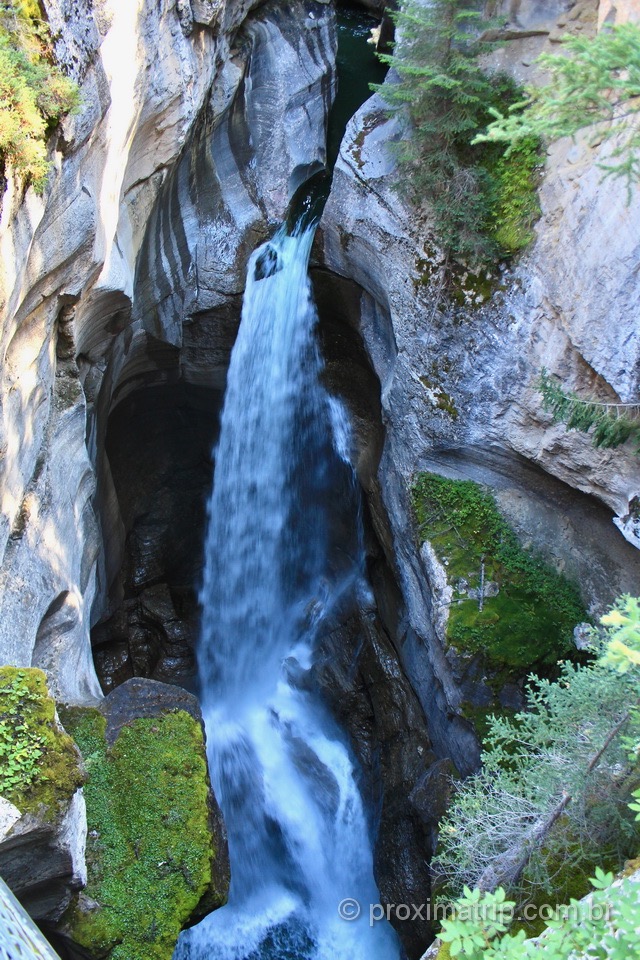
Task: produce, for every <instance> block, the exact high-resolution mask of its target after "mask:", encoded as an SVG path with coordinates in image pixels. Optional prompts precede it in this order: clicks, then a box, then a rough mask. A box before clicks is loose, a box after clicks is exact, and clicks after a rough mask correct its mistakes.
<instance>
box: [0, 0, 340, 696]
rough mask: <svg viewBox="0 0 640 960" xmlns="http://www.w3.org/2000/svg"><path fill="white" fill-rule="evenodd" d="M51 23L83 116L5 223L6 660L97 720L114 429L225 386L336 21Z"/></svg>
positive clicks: (1, 579) (309, 146) (246, 1)
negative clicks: (125, 410) (43, 675)
mask: <svg viewBox="0 0 640 960" xmlns="http://www.w3.org/2000/svg"><path fill="white" fill-rule="evenodd" d="M45 5H46V8H47V13H48V16H49V20H50V23H51V26H52V30H53V33H54V39H55V49H56V54H57V56H58V58H59V59H60V61H61V62H62V63H63V64H64V65H66V66H67V68H68V69H69V70H70V72H71V73H72V75H73V76H74V77H75V78H76V79H77V80H78V81H79V82H80V84H81V91H82V106H81V109H80V112H79V113H78V114H77V115H74V116H70V117H68V118H67V120H66V121H65V122H64V124H63V125H62V128H61V129H60V130H59V131H58V132H57V134H56V135H55V137H54V140H53V142H52V144H51V151H52V154H51V155H52V158H53V165H54V169H53V171H52V173H51V176H50V179H49V183H48V185H47V187H46V190H45V193H44V195H43V196H42V197H38V196H36V195H35V194H34V193H33V191H32V190H31V189H29V190H27V192H26V195H25V196H23V195H22V191H21V189H20V187H19V185H18V184H17V182H15V181H14V180H13V178H12V177H9V188H8V191H7V194H6V195H5V198H4V204H3V211H2V224H1V230H0V244H1V247H2V255H3V274H2V280H1V281H0V296H1V298H2V307H3V324H2V331H1V336H2V356H3V364H2V371H1V373H0V377H1V382H0V396H1V397H2V420H1V425H0V447H1V449H2V477H1V489H2V510H1V519H0V557H1V559H2V563H1V565H0V598H1V599H0V604H1V608H0V659H1V660H2V662H8V663H15V664H21V665H30V664H36V665H40V666H42V667H43V668H44V669H45V670H47V671H48V673H49V677H50V681H51V683H52V686H53V689H54V691H55V693H56V695H57V696H58V697H60V698H63V699H66V700H70V701H86V700H90V699H91V698H95V697H98V696H100V688H99V685H98V682H97V679H96V675H95V672H94V668H93V664H92V659H91V653H90V644H89V630H90V628H91V626H92V625H93V623H94V622H95V621H96V620H97V619H98V618H100V617H101V616H103V615H105V614H106V613H108V612H109V610H110V609H114V608H115V607H117V604H118V603H119V601H120V599H121V596H122V587H121V585H120V583H119V580H118V577H119V571H120V567H121V565H122V560H123V547H124V541H125V538H126V535H127V533H128V531H127V530H126V528H125V525H124V522H123V520H122V513H121V505H120V504H119V502H118V497H117V494H116V491H115V489H114V485H113V482H112V480H111V473H110V466H109V462H108V459H107V457H106V456H105V452H104V441H105V435H106V430H107V419H108V416H109V414H110V412H111V411H112V410H113V409H114V407H115V405H116V404H117V403H118V402H119V401H121V400H122V399H123V397H125V396H126V394H127V392H129V391H131V390H132V389H134V388H135V386H136V385H140V384H141V383H144V384H147V385H148V384H149V383H162V382H166V381H167V380H171V379H173V380H177V379H178V378H182V379H183V380H186V381H189V382H195V383H199V382H202V380H203V379H204V380H205V381H206V382H207V383H209V384H212V383H213V384H215V385H216V386H217V387H218V388H219V387H220V385H221V382H222V381H223V378H224V369H225V366H226V360H225V357H226V356H228V351H229V349H230V344H231V342H232V340H233V335H234V329H235V324H237V320H238V297H239V295H240V293H241V290H242V284H243V280H242V278H243V273H244V266H245V262H246V258H247V256H248V253H249V252H250V250H251V249H252V248H253V246H254V244H255V241H256V239H257V238H258V237H260V236H262V235H264V233H265V232H266V230H267V229H268V226H269V225H271V224H272V223H274V222H276V221H278V220H279V219H280V218H281V217H282V215H283V213H284V210H285V209H286V205H287V202H288V200H289V198H290V196H291V195H292V193H293V192H294V190H295V188H296V187H297V186H298V184H299V183H300V182H301V180H302V179H304V177H305V176H306V175H307V174H308V173H309V171H310V170H312V169H314V168H318V167H319V166H321V165H322V163H323V162H324V158H325V124H326V113H327V108H328V105H329V103H330V101H331V98H332V92H333V82H334V81H333V63H334V47H335V29H334V25H333V18H332V14H331V9H330V7H328V6H327V4H326V2H325V0H323V2H315V0H290V2H287V3H273V2H271V3H266V4H265V3H264V2H261V0H228V2H224V0H215V2H214V0H210V2H209V0H193V2H190V0H178V2H174V0H163V2H161V3H159V4H147V3H143V2H141V0H139V2H137V3H133V4H121V3H117V2H115V0H114V2H111V0H106V2H104V3H101V4H97V5H94V4H92V3H89V2H84V0H79V2H72V0H69V2H67V0H47V2H46V4H45ZM285 79H286V82H285ZM283 117H284V118H286V122H285V123H283V122H282V119H283ZM229 304H231V307H230V306H229ZM221 307H222V315H220V309H221ZM216 311H218V313H217V314H216ZM207 324H209V326H210V327H211V326H212V327H214V328H215V327H217V328H218V330H217V333H216V335H215V337H214V342H210V343H209V345H208V347H207V348H206V349H205V350H204V351H203V352H200V351H199V349H198V347H199V345H200V343H202V342H204V340H205V339H206V337H204V336H203V328H206V325H207ZM187 326H188V332H187V333H185V331H186V330H187ZM97 513H99V520H98V517H97V515H96V514H97Z"/></svg>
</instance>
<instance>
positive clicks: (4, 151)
mask: <svg viewBox="0 0 640 960" xmlns="http://www.w3.org/2000/svg"><path fill="white" fill-rule="evenodd" d="M35 6H36V5H35V4H33V3H27V2H24V0H2V2H0V157H1V158H2V160H3V161H8V162H10V163H11V165H12V166H13V168H14V170H15V171H16V173H17V174H18V175H19V176H20V177H22V178H24V179H25V180H26V181H28V182H31V183H33V185H34V186H35V188H36V189H37V190H42V189H43V187H44V184H45V181H46V177H47V172H48V169H49V164H48V162H47V155H46V137H47V135H48V133H49V132H50V130H51V129H52V128H53V127H54V126H55V124H56V123H57V122H58V121H59V120H60V119H61V117H62V116H63V115H64V114H65V113H67V112H68V111H70V110H73V109H74V108H75V107H77V105H78V103H79V93H78V89H77V87H76V85H75V84H74V83H73V82H72V81H71V80H70V79H69V78H68V77H66V76H65V75H64V74H63V73H62V71H61V70H60V68H59V67H57V66H55V64H54V63H53V61H52V54H51V46H50V42H49V35H48V31H47V27H46V24H44V23H43V22H42V21H40V20H38V19H37V15H38V14H37V11H36V9H34V8H35Z"/></svg>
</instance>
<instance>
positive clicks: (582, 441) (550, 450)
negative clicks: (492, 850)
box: [317, 10, 640, 772]
mask: <svg viewBox="0 0 640 960" xmlns="http://www.w3.org/2000/svg"><path fill="white" fill-rule="evenodd" d="M556 15H558V11H557V10H556V11H555V13H554V16H556ZM517 49H518V48H516V50H517ZM513 57H516V59H517V54H514V51H513V50H511V51H509V49H508V45H507V48H506V50H505V51H503V56H502V65H503V66H509V63H510V58H513ZM511 66H513V62H512V63H511ZM402 135H403V131H402V128H401V126H400V124H399V122H398V120H396V119H389V117H388V114H387V112H386V111H385V104H384V102H383V101H382V100H381V99H380V97H379V96H375V97H373V98H372V99H371V100H369V101H368V103H367V104H365V106H364V107H363V108H362V109H361V111H360V112H359V113H358V114H357V115H356V117H355V118H354V119H353V120H352V121H351V123H350V125H349V127H348V129H347V133H346V136H345V138H344V140H343V144H342V148H341V152H340V157H339V160H338V163H337V166H336V172H335V176H334V182H333V187H332V191H331V194H330V197H329V201H328V204H327V206H326V208H325V212H324V216H323V219H322V222H321V241H320V243H319V247H318V253H317V256H318V261H319V264H320V265H321V266H322V268H323V275H324V276H325V278H326V279H325V284H326V285H327V286H329V287H330V286H331V283H332V282H333V283H334V284H335V285H336V288H337V287H338V286H339V285H340V284H344V282H345V281H344V279H342V278H347V279H348V280H349V281H351V282H352V283H355V284H357V287H358V288H359V293H360V295H359V298H358V297H357V296H356V295H355V294H353V293H352V296H351V301H352V307H351V318H350V322H351V324H352V326H354V327H356V328H357V329H358V330H359V331H360V334H361V336H362V338H363V341H364V345H365V347H366V350H367V353H368V356H369V359H370V362H371V365H372V367H373V369H374V370H375V372H376V374H377V377H378V379H379V382H380V396H381V410H382V422H383V424H384V428H385V435H384V445H383V447H382V451H381V454H380V462H379V466H378V468H377V471H375V473H374V475H373V476H371V472H370V467H369V469H368V470H367V476H366V478H365V479H363V483H364V486H365V489H366V490H367V493H368V497H369V500H370V503H371V505H372V517H373V522H374V526H375V527H376V531H377V533H378V536H379V539H380V542H381V543H382V544H383V546H384V548H385V552H386V555H387V559H388V561H389V563H390V564H391V566H392V568H393V569H394V571H395V575H396V577H397V579H398V583H399V585H400V588H401V592H402V596H403V599H404V602H405V603H406V614H407V615H406V618H405V619H402V618H401V619H400V620H399V622H398V626H397V630H396V635H395V645H396V649H397V650H398V651H399V652H400V654H401V658H402V661H403V664H404V667H405V669H406V670H407V672H408V674H409V676H410V678H411V680H412V683H413V685H414V688H415V690H416V692H417V694H418V697H419V698H420V700H421V703H422V706H423V709H424V711H425V713H426V715H427V717H429V725H430V733H431V734H432V738H433V741H434V746H435V747H436V750H437V751H438V752H439V753H441V755H443V756H450V757H452V758H453V760H454V761H455V763H456V765H457V766H458V768H459V770H460V771H461V772H467V771H470V770H472V769H473V767H474V765H475V764H476V763H477V760H478V748H477V745H476V743H475V737H474V735H473V732H472V729H471V726H470V724H468V723H467V721H465V720H464V719H463V718H462V717H461V716H460V715H459V714H460V710H461V705H462V702H463V700H464V699H465V697H464V680H463V677H462V676H461V675H460V674H459V671H458V666H459V665H458V663H457V662H456V658H455V656H454V654H453V652H452V651H450V650H447V649H446V647H445V645H444V624H445V623H446V617H447V614H446V596H445V595H444V593H443V589H444V587H442V585H441V586H439V585H438V570H437V566H438V565H437V564H434V563H433V562H430V558H429V551H428V550H423V551H422V552H420V551H419V550H418V546H417V539H416V533H415V530H414V525H413V521H412V511H411V505H410V485H411V480H412V477H413V476H414V475H415V473H416V472H417V471H419V470H425V469H427V470H435V471H436V472H440V473H443V474H445V475H446V476H450V477H454V478H470V479H474V480H477V481H480V482H483V483H485V484H487V485H488V486H489V487H491V488H493V490H494V491H495V493H496V495H497V497H498V501H499V504H500V506H501V509H502V510H503V511H504V512H505V514H506V516H507V517H508V518H509V520H510V522H511V523H512V525H513V526H514V527H515V528H516V530H517V531H518V532H519V533H520V534H521V535H522V537H523V539H524V540H525V541H526V542H528V543H529V544H531V545H533V546H534V547H536V548H537V549H539V550H541V551H542V552H543V553H544V554H545V555H546V556H547V558H548V559H549V560H550V561H551V562H552V563H553V564H554V565H555V566H556V567H557V568H558V569H562V570H565V571H566V572H567V573H568V574H569V575H570V576H571V577H572V578H573V579H575V580H576V581H577V582H578V583H579V585H580V586H581V588H582V592H583V596H584V598H585V602H587V603H589V604H590V612H591V613H592V614H593V615H597V614H598V613H599V612H600V611H601V610H602V608H603V606H604V605H606V604H607V603H609V602H610V601H611V600H612V599H613V598H614V597H615V596H616V595H617V594H619V593H621V592H625V591H627V592H632V593H634V592H637V591H638V589H639V588H640V563H639V562H638V559H639V558H638V553H637V550H635V549H634V547H637V546H639V545H640V541H639V540H638V535H637V503H638V499H637V498H638V495H639V494H640V469H639V465H638V459H637V457H636V456H635V455H634V454H633V451H632V450H630V449H629V448H627V447H625V448H620V449H617V450H612V451H599V450H596V449H594V448H593V446H592V445H591V439H590V437H588V436H586V435H584V434H581V433H579V432H577V431H570V432H567V431H566V430H565V428H564V426H562V425H559V426H555V425H553V424H552V423H551V420H550V417H549V416H548V415H546V414H545V413H544V412H543V411H542V408H541V397H540V394H539V392H538V390H537V380H538V377H539V374H540V370H541V368H542V367H546V368H547V369H548V370H549V371H550V372H552V373H554V374H557V375H558V376H559V377H560V378H561V380H562V381H563V382H564V383H565V384H566V385H567V387H568V388H569V389H578V390H579V391H581V392H583V393H584V394H586V395H588V394H590V393H596V394H597V395H598V396H600V397H601V398H602V399H612V400H614V401H615V400H618V399H620V400H622V401H635V400H637V399H638V389H639V377H640V338H638V334H637V329H636V327H637V325H636V322H635V321H636V317H637V314H638V308H639V306H640V303H639V298H640V289H639V288H638V284H637V277H636V273H637V264H638V262H639V259H640V257H639V255H640V249H639V248H638V238H637V231H635V230H634V224H635V223H636V222H638V218H639V217H640V206H639V204H640V200H639V198H638V193H637V191H635V192H634V193H633V195H632V196H631V197H628V194H627V190H626V187H625V184H624V183H623V182H622V181H621V180H619V179H613V178H609V179H606V180H604V181H603V180H602V172H601V170H600V169H599V168H598V167H597V166H596V164H597V163H598V162H601V161H602V160H604V159H606V156H607V150H608V148H607V147H606V146H604V147H602V146H599V147H598V146H596V147H593V146H591V145H590V143H591V141H590V140H589V138H588V137H586V136H584V137H579V138H577V142H576V143H567V142H560V143H558V144H557V145H555V146H554V147H553V148H552V149H551V150H550V151H549V156H548V163H547V172H546V176H545V179H544V182H543V185H542V188H541V205H542V217H541V219H540V221H539V223H538V225H537V228H536V241H535V243H534V245H533V247H532V248H531V250H530V251H528V252H527V254H526V255H525V256H523V257H522V258H521V259H520V261H519V263H518V264H517V265H516V266H515V267H513V268H512V269H509V270H507V269H506V268H503V269H502V271H500V272H498V274H497V275H496V277H494V278H488V279H491V283H484V282H483V283H478V282H477V279H474V278H470V277H469V278H466V280H465V278H463V279H462V282H461V283H460V290H459V291H458V296H457V298H456V299H452V298H451V297H449V296H447V295H446V292H445V290H444V287H443V283H442V276H441V273H440V260H441V258H440V255H439V251H438V250H437V247H436V245H435V243H434V241H433V237H432V232H431V230H430V224H429V219H428V213H426V212H424V211H423V212H417V211H415V210H409V209H408V208H407V207H406V206H405V204H404V203H403V201H402V199H401V195H400V194H399V193H398V192H397V190H395V189H394V181H395V180H396V173H395V161H394V155H393V150H392V148H391V145H392V143H393V141H395V140H397V139H398V138H400V137H401V136H402ZM332 274H333V275H334V278H335V279H334V280H333V281H332V280H331V275H332ZM487 289H488V290H490V291H492V292H490V293H487ZM358 300H359V302H358ZM351 393H352V394H353V388H351ZM346 396H347V399H349V388H348V387H347V388H346ZM363 442H364V448H366V447H367V443H366V437H365V438H364V440H363ZM361 446H362V443H361ZM575 491H580V492H581V494H586V495H587V496H585V497H583V498H581V497H580V496H579V495H577V494H576V493H575ZM387 519H388V521H389V526H387V523H386V520H387ZM614 524H615V526H614ZM616 527H617V528H618V530H616ZM625 538H626V539H625ZM632 545H633V546H632ZM445 592H446V590H445ZM443 611H444V612H443ZM441 621H442V622H441ZM478 679H479V678H475V679H474V680H473V682H474V683H476V681H478Z"/></svg>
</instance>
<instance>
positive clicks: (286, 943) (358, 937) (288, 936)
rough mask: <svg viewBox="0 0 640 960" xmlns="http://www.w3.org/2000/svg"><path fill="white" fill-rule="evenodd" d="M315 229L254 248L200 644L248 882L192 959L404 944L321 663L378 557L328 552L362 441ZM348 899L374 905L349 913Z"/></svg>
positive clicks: (218, 480)
mask: <svg viewBox="0 0 640 960" xmlns="http://www.w3.org/2000/svg"><path fill="white" fill-rule="evenodd" d="M312 240H313V229H302V228H301V229H299V230H298V231H297V232H296V233H295V235H293V236H289V235H287V234H286V232H285V230H284V229H283V230H281V231H280V232H279V233H278V234H277V235H276V237H275V238H274V239H273V240H271V241H270V242H269V243H267V244H265V245H264V246H262V247H261V248H260V249H258V250H257V251H256V252H255V253H254V255H253V257H252V258H251V261H250V263H249V270H248V280H247V288H246V293H245V298H244V305H243V312H242V322H241V325H240V330H239V333H238V339H237V342H236V345H235V347H234V350H233V354H232V357H231V365H230V368H229V376H228V383H227V393H226V398H225V405H224V410H223V414H222V423H221V433H220V441H219V444H218V449H217V454H216V469H215V481H214V488H213V493H212V495H211V501H210V504H209V529H208V534H207V542H206V569H205V579H204V586H203V589H202V595H201V600H202V606H203V628H202V637H201V644H200V655H199V669H200V679H201V684H202V694H203V710H204V714H205V722H206V729H207V741H208V753H209V761H210V767H211V773H212V778H213V782H214V787H215V791H216V795H217V797H218V799H219V801H220V804H221V806H222V810H223V813H224V818H225V822H226V826H227V831H228V835H229V850H230V856H231V890H230V895H229V903H228V905H227V906H225V907H223V908H221V909H220V910H217V911H216V912H215V913H213V914H211V915H210V916H209V917H207V918H206V919H205V920H203V921H202V922H201V923H200V924H199V925H198V926H196V927H193V928H192V929H190V930H188V931H187V932H185V933H183V934H182V936H181V938H180V941H179V943H178V947H177V948H176V952H175V954H174V958H175V960H205V958H206V960H396V958H397V957H398V956H399V947H398V943H397V939H396V935H395V933H394V932H393V930H392V929H391V927H390V926H389V925H388V924H387V923H384V922H378V923H376V924H375V925H374V926H370V924H369V904H370V903H376V902H377V900H378V893H377V890H376V886H375V882H374V879H373V866H372V854H371V841H370V837H369V834H368V829H367V823H366V819H365V814H364V810H363V806H362V801H361V798H360V795H359V792H358V789H357V786H356V782H355V777H354V769H353V764H352V761H351V757H350V754H349V751H348V749H347V747H346V746H345V744H344V742H343V740H342V738H341V736H340V734H339V731H338V730H337V729H336V727H335V725H334V724H333V722H332V721H331V718H330V717H329V716H328V714H327V712H326V711H325V710H324V708H323V707H322V704H321V703H320V702H319V700H318V698H317V696H316V695H315V694H314V692H313V687H312V684H311V683H310V682H309V674H308V671H309V668H310V667H311V664H312V657H313V648H314V642H315V638H316V636H317V633H318V630H319V629H320V628H321V625H322V622H323V620H324V619H325V618H326V616H327V614H328V613H329V612H330V611H331V610H332V609H333V608H334V607H335V604H336V603H337V602H338V600H339V598H340V597H341V596H344V593H345V591H348V590H350V589H355V588H356V584H357V582H358V580H359V579H360V578H361V566H362V565H361V560H360V557H359V556H351V557H350V560H349V561H348V562H344V561H343V562H341V563H340V564H331V563H330V559H329V553H330V550H329V547H330V543H329V540H330V537H329V533H328V530H329V522H328V521H329V520H330V512H331V511H330V506H331V505H330V500H331V498H332V496H334V495H335V489H336V486H335V477H336V475H337V474H340V472H341V471H342V473H343V474H344V469H345V465H344V462H343V461H344V459H345V457H346V456H347V448H348V446H349V440H348V435H347V433H346V429H347V428H346V426H345V418H344V416H343V415H342V413H341V410H340V407H339V405H337V404H336V402H335V401H332V400H331V399H330V398H329V396H328V394H327V393H326V392H325V390H324V389H323V387H322V386H321V384H320V380H319V375H320V372H321V360H320V357H319V354H318V350H317V347H316V344H315V340H314V326H315V321H316V313H315V307H314V305H313V301H312V297H311V290H310V284H309V280H308V277H307V265H308V259H309V253H310V249H311V243H312ZM341 458H342V459H341ZM354 552H355V553H358V551H352V553H354ZM345 898H353V899H354V900H357V901H358V902H359V903H360V904H361V905H362V907H363V910H362V915H361V917H360V919H358V920H356V921H348V920H345V919H342V918H341V917H340V915H339V910H338V908H339V905H340V903H341V902H342V901H343V900H344V899H345Z"/></svg>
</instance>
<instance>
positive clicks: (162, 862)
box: [63, 680, 229, 960]
mask: <svg viewBox="0 0 640 960" xmlns="http://www.w3.org/2000/svg"><path fill="white" fill-rule="evenodd" d="M130 684H131V687H130V689H129V690H127V688H128V687H129V685H130ZM111 697H113V701H111ZM172 698H173V702H174V704H175V703H176V701H177V703H178V705H180V706H182V707H184V706H185V705H186V706H188V707H189V708H190V712H187V710H185V709H171V702H172ZM126 701H128V704H129V705H128V707H127V706H126ZM136 705H137V709H138V711H139V712H140V713H142V714H143V715H142V716H138V717H137V718H136V717H135V716H133V714H135V712H136ZM112 706H113V710H112V709H111V707H112ZM192 714H195V715H192ZM198 717H199V714H198V711H197V701H196V699H195V697H191V696H190V695H189V694H186V693H184V692H183V691H179V690H177V689H176V688H171V687H167V686H166V685H165V684H158V683H155V682H154V681H151V680H135V681H129V682H128V683H127V684H123V686H122V687H120V688H118V689H117V690H116V691H114V693H113V694H111V695H110V696H109V697H107V698H106V700H105V701H104V705H103V706H101V709H100V710H98V709H82V708H77V707H74V708H69V709H67V710H64V711H63V718H64V723H65V726H66V727H67V729H68V730H69V731H70V732H71V733H72V734H73V736H74V738H75V740H76V742H77V744H78V746H79V747H80V750H81V752H82V755H83V757H84V760H85V764H86V767H87V783H86V786H85V795H86V802H87V820H88V829H89V833H88V840H87V869H88V882H87V886H86V889H85V890H84V891H83V893H82V894H81V895H80V896H79V897H78V898H77V900H76V902H75V903H74V904H73V905H72V907H71V909H70V910H69V911H67V914H66V916H65V918H64V921H63V928H64V931H65V935H66V936H68V937H70V938H71V939H72V940H73V941H75V942H76V943H78V944H80V945H81V947H82V948H84V949H85V950H86V951H87V952H88V954H89V955H90V956H94V957H109V958H111V960H169V958H170V957H171V956H172V954H173V949H174V947H175V943H176V940H177V937H178V934H179V933H180V930H181V929H182V928H183V927H184V926H185V925H187V924H188V923H189V922H192V921H193V920H195V919H197V918H199V917H200V916H202V915H203V914H204V913H205V912H208V911H209V910H211V909H214V908H215V907H217V906H220V905H222V904H223V903H224V902H225V901H226V896H227V891H228V883H229V865H228V853H227V847H226V836H225V834H224V828H223V826H222V821H221V818H220V816H219V812H218V811H217V806H216V805H215V801H214V800H213V797H212V794H211V790H210V785H209V778H208V772H207V765H206V758H205V747H204V737H203V732H202V725H201V722H200V720H199V718H198Z"/></svg>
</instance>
